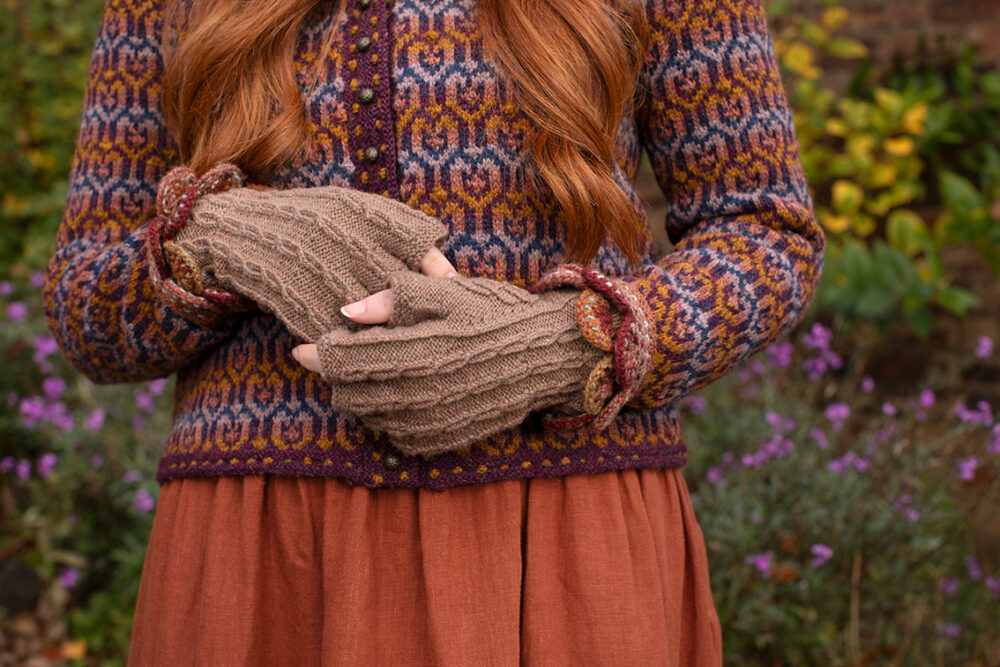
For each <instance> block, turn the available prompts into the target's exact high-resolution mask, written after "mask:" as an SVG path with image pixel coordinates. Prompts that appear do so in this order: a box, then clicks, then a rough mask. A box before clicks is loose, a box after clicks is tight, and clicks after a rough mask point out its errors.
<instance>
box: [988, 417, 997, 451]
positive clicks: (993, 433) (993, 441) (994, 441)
mask: <svg viewBox="0 0 1000 667" xmlns="http://www.w3.org/2000/svg"><path fill="white" fill-rule="evenodd" d="M990 435H991V437H992V439H991V441H990V445H989V447H988V448H987V450H986V451H988V452H989V453H990V454H1000V424H997V425H996V426H994V427H993V430H992V431H991V433H990Z"/></svg>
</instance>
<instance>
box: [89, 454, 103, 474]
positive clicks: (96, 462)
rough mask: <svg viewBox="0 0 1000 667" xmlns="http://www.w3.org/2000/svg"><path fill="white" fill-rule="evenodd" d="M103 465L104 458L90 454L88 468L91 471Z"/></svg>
mask: <svg viewBox="0 0 1000 667" xmlns="http://www.w3.org/2000/svg"><path fill="white" fill-rule="evenodd" d="M103 465H104V457H103V456H101V455H100V454H91V456H90V467H91V468H93V469H95V470H96V469H98V468H100V467H102V466H103Z"/></svg>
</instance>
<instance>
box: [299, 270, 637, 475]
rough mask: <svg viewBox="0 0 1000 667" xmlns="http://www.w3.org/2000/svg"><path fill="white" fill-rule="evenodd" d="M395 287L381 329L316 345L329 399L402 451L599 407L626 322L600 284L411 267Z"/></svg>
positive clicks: (448, 444)
mask: <svg viewBox="0 0 1000 667" xmlns="http://www.w3.org/2000/svg"><path fill="white" fill-rule="evenodd" d="M389 287H390V289H391V290H392V293H393V313H392V317H391V319H390V320H389V321H388V322H387V323H386V324H385V325H384V326H372V327H369V328H367V329H362V330H360V331H347V330H344V329H339V330H334V331H331V332H330V333H328V334H326V335H325V336H323V337H322V338H320V339H319V341H318V343H317V352H318V355H319V358H320V361H321V364H322V372H321V374H322V376H323V378H324V379H325V380H326V381H328V382H330V383H331V385H332V403H333V406H334V407H335V408H336V409H337V410H340V411H342V412H346V413H349V414H354V415H358V416H360V417H361V419H362V421H363V422H364V423H365V425H366V426H368V427H369V428H372V429H375V430H379V431H383V432H385V433H386V434H387V435H388V436H389V439H390V441H392V443H393V444H394V445H395V446H396V447H397V448H398V449H400V450H401V451H403V452H405V453H408V454H422V455H424V456H430V455H433V454H437V453H441V452H444V451H452V450H456V449H460V448H462V447H464V446H466V445H469V444H471V443H472V442H474V441H476V440H479V439H481V438H485V437H488V436H489V435H492V434H494V433H497V432H500V431H503V430H506V429H509V428H512V427H514V426H517V425H518V424H520V423H521V422H522V421H524V419H525V418H526V417H527V416H528V414H529V413H530V412H532V411H534V410H542V409H550V410H552V411H553V412H554V413H556V412H561V413H565V414H567V415H572V414H583V415H587V416H591V415H593V414H594V413H597V412H599V411H600V410H601V409H602V404H603V403H604V402H605V400H607V399H608V397H609V396H610V393H611V389H612V384H613V382H612V380H613V375H612V372H611V371H612V369H611V365H610V363H609V362H610V360H611V358H612V355H611V354H610V350H612V349H613V345H614V341H613V339H612V338H611V335H609V332H613V331H615V330H616V327H617V326H618V324H619V323H620V322H621V321H622V320H621V316H620V315H618V314H616V313H614V312H613V311H612V309H611V308H610V307H609V306H608V303H607V301H604V300H603V298H600V299H599V300H595V297H597V295H596V294H595V293H594V292H593V291H590V290H587V291H581V290H580V289H575V288H571V289H554V290H551V291H547V292H543V293H539V294H534V293H532V292H530V291H528V290H525V289H522V288H520V287H517V286H516V285H513V284H511V283H505V282H498V281H495V280H492V279H489V278H467V277H465V276H457V277H453V278H432V277H428V276H424V275H422V274H418V273H414V272H409V271H403V272H394V273H391V274H390V275H389ZM600 301H603V302H604V304H603V305H604V307H603V308H601V307H600ZM591 323H593V333H592V335H591V336H589V337H588V336H587V335H584V331H583V328H582V327H583V326H588V327H589V326H591ZM598 323H599V324H598Z"/></svg>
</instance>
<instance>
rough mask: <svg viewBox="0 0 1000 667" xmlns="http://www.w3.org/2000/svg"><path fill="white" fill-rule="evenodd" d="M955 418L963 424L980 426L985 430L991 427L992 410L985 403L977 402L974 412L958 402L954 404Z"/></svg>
mask: <svg viewBox="0 0 1000 667" xmlns="http://www.w3.org/2000/svg"><path fill="white" fill-rule="evenodd" d="M955 416H957V417H958V419H959V420H960V421H961V422H962V423H964V424H982V425H983V426H986V427H987V428H989V427H990V426H992V425H993V408H991V407H990V404H989V403H987V402H986V401H978V402H977V403H976V408H975V409H974V410H973V409H972V408H970V407H968V406H967V405H966V404H965V403H962V402H961V401H959V402H958V403H956V404H955Z"/></svg>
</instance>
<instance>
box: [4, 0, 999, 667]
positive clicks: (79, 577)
mask: <svg viewBox="0 0 1000 667" xmlns="http://www.w3.org/2000/svg"><path fill="white" fill-rule="evenodd" d="M101 5H102V3H101V0H77V1H76V2H71V1H70V0H33V1H30V2H29V1H28V0H3V1H2V2H0V67H2V71H3V78H2V82H0V119H2V121H3V122H2V123H0V355H2V357H3V363H4V367H3V371H2V372H0V664H24V665H32V666H36V667H41V666H43V665H55V664H76V665H96V664H102V665H103V664H109V665H113V664H122V662H123V659H122V655H123V652H124V650H125V648H126V647H127V642H128V636H129V631H130V626H131V613H132V605H133V603H134V599H135V595H136V591H137V588H138V582H139V574H140V570H141V565H142V558H143V553H144V549H145V544H146V540H147V539H148V535H149V530H150V526H151V520H152V514H153V509H154V508H155V504H156V497H157V491H158V489H157V485H156V484H155V481H154V480H153V474H154V467H155V464H156V460H157V458H158V455H159V452H160V448H161V447H162V443H163V442H164V441H165V438H166V434H167V432H168V430H169V426H170V413H171V395H172V388H173V381H174V380H173V378H170V379H168V380H157V381H154V382H150V383H145V384H141V385H119V386H96V385H94V384H93V383H91V382H90V381H89V380H87V379H86V378H84V377H82V376H81V375H79V374H78V373H76V372H75V371H74V370H73V369H72V368H71V367H70V366H69V364H68V363H67V362H66V361H65V360H64V359H63V358H62V357H61V355H60V353H59V351H58V348H57V346H56V344H55V342H54V340H53V339H52V337H51V335H50V334H49V332H48V330H47V328H46V325H45V322H44V318H43V314H42V305H41V300H40V289H39V288H40V286H41V282H42V271H43V269H44V267H45V265H46V263H47V261H48V259H49V257H50V256H51V254H52V249H53V245H52V244H53V239H54V236H55V230H56V226H57V224H58V221H59V217H60V215H61V212H62V207H63V205H64V203H65V195H66V179H67V174H68V169H69V160H70V158H71V156H72V151H73V145H74V141H75V139H76V132H77V128H78V124H79V113H80V103H81V101H82V95H83V85H84V83H85V81H86V74H87V64H88V60H89V55H90V49H91V47H92V45H93V40H94V35H95V34H96V30H97V24H98V20H99V16H100V11H101ZM769 11H770V16H771V19H772V25H773V34H774V38H775V43H776V48H777V51H778V54H779V59H780V61H781V64H782V68H783V75H784V78H785V85H786V89H787V91H788V96H789V99H790V102H791V104H792V107H793V109H794V111H795V114H796V125H797V129H798V133H799V140H800V143H801V144H802V148H803V159H804V162H805V165H806V169H807V171H808V175H809V178H810V183H811V186H812V190H813V195H814V199H815V203H816V211H817V215H818V217H819V219H820V221H821V223H822V225H823V227H824V229H825V231H826V234H827V239H828V254H827V257H826V262H825V266H824V271H823V276H822V280H821V285H820V289H819V291H818V295H817V297H816V299H815V301H814V303H813V304H812V306H811V308H810V309H809V311H808V313H807V315H806V318H805V320H804V321H803V322H802V323H801V324H800V326H799V327H797V329H796V330H795V331H794V332H793V333H792V335H791V336H790V337H789V338H788V339H786V340H784V341H781V342H779V343H777V344H775V345H773V346H771V347H770V348H769V349H767V350H766V351H765V352H763V353H761V354H759V355H757V356H756V357H754V358H753V359H750V360H748V361H747V362H746V363H745V364H743V365H742V366H741V367H740V368H739V369H737V371H735V372H733V373H731V374H730V375H728V376H727V377H725V378H723V379H722V380H720V381H718V382H716V383H715V384H713V385H711V386H709V387H707V388H706V389H704V390H703V391H701V392H699V393H698V394H696V395H694V396H691V397H689V398H688V399H687V400H685V401H684V403H683V406H682V410H683V412H684V413H685V414H684V416H685V419H686V435H687V439H688V442H689V445H690V450H691V462H690V464H689V466H688V468H687V470H686V478H687V479H688V482H689V485H690V487H691V491H692V499H693V502H694V504H695V507H696V511H697V513H698V517H699V520H700V522H701V525H702V528H703V530H704V533H705V538H706V543H707V546H708V553H709V559H710V568H711V573H712V584H713V589H714V592H715V598H716V605H717V608H718V611H719V616H720V619H721V621H722V624H723V630H724V639H725V647H726V654H727V664H739V665H817V664H822V665H998V664H1000V519H998V518H997V513H996V510H997V507H998V505H997V501H998V498H1000V492H998V488H1000V481H998V480H1000V474H998V473H1000V422H998V421H997V420H998V418H1000V415H998V414H997V411H996V409H995V408H994V406H996V405H997V404H998V403H1000V348H997V349H994V343H993V341H994V340H997V339H998V336H1000V283H998V276H1000V74H998V65H1000V40H998V39H997V38H996V36H997V35H998V34H1000V0H844V2H842V3H840V4H835V3H831V2H823V1H822V0H772V1H771V2H770V3H769ZM641 178H642V184H643V190H642V191H643V194H644V197H645V198H646V200H647V201H648V204H649V206H650V208H651V210H652V216H653V217H652V218H651V219H652V220H653V221H659V220H662V219H663V217H662V212H661V211H660V210H659V207H660V206H661V203H660V201H659V199H660V198H659V193H658V191H657V189H656V185H655V182H654V181H653V180H652V177H651V175H650V173H649V170H648V168H647V169H645V170H644V171H643V172H642V176H641ZM662 249H663V251H664V252H666V251H667V250H668V249H669V247H668V242H667V241H666V239H665V238H664V239H663V248H662ZM722 414H725V415H728V416H727V418H726V419H725V420H722V419H719V418H718V416H719V415H722Z"/></svg>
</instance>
